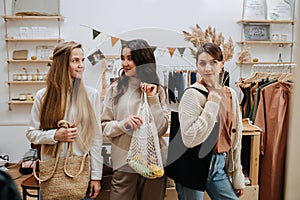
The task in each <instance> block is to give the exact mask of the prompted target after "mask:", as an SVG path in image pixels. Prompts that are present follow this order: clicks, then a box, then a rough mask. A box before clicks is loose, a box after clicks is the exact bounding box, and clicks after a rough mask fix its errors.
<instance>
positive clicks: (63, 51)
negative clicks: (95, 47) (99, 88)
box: [40, 41, 99, 154]
mask: <svg viewBox="0 0 300 200" xmlns="http://www.w3.org/2000/svg"><path fill="white" fill-rule="evenodd" d="M75 48H81V49H82V45H81V44H79V43H76V42H73V41H71V42H64V43H61V44H59V45H58V46H57V47H56V48H55V49H54V51H53V62H52V65H51V67H50V69H49V73H48V76H47V81H46V84H47V87H46V92H45V94H44V97H43V99H42V102H41V115H40V129H42V130H48V129H55V128H58V127H57V122H58V121H59V120H62V119H64V116H65V113H66V110H67V105H69V106H68V110H70V107H71V106H72V104H73V105H75V107H76V113H73V116H74V117H76V119H75V123H76V126H77V128H78V132H79V137H77V139H79V140H81V142H80V144H81V147H82V149H83V150H88V149H89V147H90V145H91V143H92V140H93V138H94V136H95V134H96V132H97V130H98V129H99V126H98V122H97V118H96V115H95V113H94V110H93V107H92V105H91V102H90V101H89V98H88V95H87V93H86V89H85V86H84V84H83V83H82V81H81V79H73V78H72V77H71V74H70V67H69V60H70V55H71V51H72V50H73V49H75ZM79 97H80V98H79ZM68 98H70V101H69V104H68V103H67V102H68ZM74 112H75V111H74ZM77 139H76V140H77ZM52 147H53V145H46V146H45V148H44V151H43V153H44V154H49V153H51V152H52Z"/></svg>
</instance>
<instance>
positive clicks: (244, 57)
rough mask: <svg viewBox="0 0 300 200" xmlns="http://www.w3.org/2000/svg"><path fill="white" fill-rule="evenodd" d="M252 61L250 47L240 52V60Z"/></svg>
mask: <svg viewBox="0 0 300 200" xmlns="http://www.w3.org/2000/svg"><path fill="white" fill-rule="evenodd" d="M250 61H251V54H250V47H246V48H244V49H243V51H242V52H240V53H238V62H239V63H244V62H250Z"/></svg>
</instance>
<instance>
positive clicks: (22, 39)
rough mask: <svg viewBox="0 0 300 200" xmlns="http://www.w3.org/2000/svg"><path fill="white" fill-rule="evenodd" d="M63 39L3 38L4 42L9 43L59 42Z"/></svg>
mask: <svg viewBox="0 0 300 200" xmlns="http://www.w3.org/2000/svg"><path fill="white" fill-rule="evenodd" d="M62 40H63V39H61V38H5V41H7V42H8V41H11V42H20V41H24V42H41V41H42V42H43V41H44V42H47V41H49V42H59V41H62Z"/></svg>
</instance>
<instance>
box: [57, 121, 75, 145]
mask: <svg viewBox="0 0 300 200" xmlns="http://www.w3.org/2000/svg"><path fill="white" fill-rule="evenodd" d="M77 136H78V132H77V127H76V126H75V125H74V124H73V125H71V127H70V128H65V127H61V128H59V129H57V130H56V132H55V135H54V140H56V141H60V142H74V141H75V139H76V138H77Z"/></svg>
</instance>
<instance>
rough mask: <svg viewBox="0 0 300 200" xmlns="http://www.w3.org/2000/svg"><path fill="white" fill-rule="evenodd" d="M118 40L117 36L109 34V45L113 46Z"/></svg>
mask: <svg viewBox="0 0 300 200" xmlns="http://www.w3.org/2000/svg"><path fill="white" fill-rule="evenodd" d="M118 41H119V38H116V37H112V36H111V46H114V45H115V44H116V43H117V42H118Z"/></svg>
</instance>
